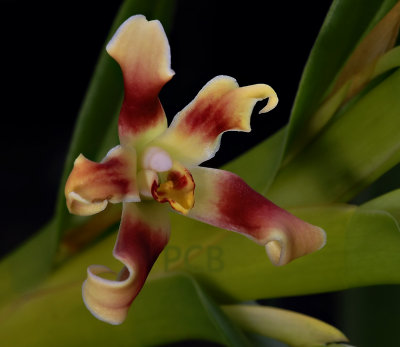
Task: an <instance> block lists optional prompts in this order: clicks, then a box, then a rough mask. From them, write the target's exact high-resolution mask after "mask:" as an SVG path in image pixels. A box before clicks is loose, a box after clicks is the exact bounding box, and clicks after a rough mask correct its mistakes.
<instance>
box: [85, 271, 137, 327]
mask: <svg viewBox="0 0 400 347" xmlns="http://www.w3.org/2000/svg"><path fill="white" fill-rule="evenodd" d="M126 271H129V275H128V277H127V278H126V279H125V280H124V281H111V280H107V279H105V278H102V277H100V276H99V275H100V274H115V272H113V271H112V270H110V269H109V268H108V267H106V266H102V265H92V266H89V267H88V270H87V273H88V277H87V280H86V281H85V282H84V283H83V285H82V297H83V302H84V303H85V306H86V307H87V308H88V310H89V311H90V312H91V313H92V314H93V315H94V316H95V317H96V318H97V319H99V320H101V321H103V322H107V323H109V324H113V325H118V324H121V323H123V321H124V320H125V318H126V316H127V314H128V310H129V306H130V303H131V302H132V289H133V288H132V287H133V285H134V283H133V282H134V281H133V278H134V276H132V275H131V273H132V270H126Z"/></svg>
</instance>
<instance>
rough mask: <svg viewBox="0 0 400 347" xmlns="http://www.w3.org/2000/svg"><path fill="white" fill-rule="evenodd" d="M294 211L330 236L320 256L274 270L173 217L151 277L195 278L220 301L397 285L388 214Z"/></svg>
mask: <svg viewBox="0 0 400 347" xmlns="http://www.w3.org/2000/svg"><path fill="white" fill-rule="evenodd" d="M292 212H294V213H295V215H297V216H299V217H300V218H303V219H304V220H306V221H309V222H311V223H313V224H315V225H319V226H321V227H322V228H324V229H325V230H326V232H327V235H328V242H327V245H326V246H325V247H324V248H323V249H322V250H320V251H318V252H316V253H314V254H311V255H308V256H306V257H302V258H300V259H297V260H295V261H293V262H292V263H290V264H288V265H285V266H284V267H275V266H273V265H272V264H271V263H270V262H269V260H268V259H267V256H266V254H265V250H264V248H263V247H260V246H259V245H256V244H255V243H253V242H252V241H250V240H248V239H246V238H244V237H243V236H241V235H238V234H236V233H232V232H228V231H224V230H218V229H217V228H214V227H211V226H207V225H204V224H200V223H198V222H195V221H192V220H189V219H187V218H183V217H181V216H176V218H173V229H172V230H173V233H172V235H171V240H170V243H169V245H168V247H167V248H166V249H165V250H164V252H163V253H162V255H161V256H160V259H159V260H158V261H157V263H156V265H155V269H154V271H153V275H155V274H156V273H164V272H169V271H176V270H184V271H187V272H190V273H192V274H193V275H194V276H196V278H197V279H198V280H199V281H200V282H201V283H202V285H203V286H205V287H206V288H207V289H208V290H209V291H212V292H213V293H214V295H216V297H218V299H219V300H221V301H222V302H237V301H243V300H252V299H257V298H267V297H269V298H271V297H280V296H289V295H301V294H310V293H317V292H324V291H332V290H342V289H346V288H351V287H354V286H362V285H371V284H382V283H400V274H399V272H398V271H396V269H397V268H398V267H399V266H400V233H399V229H398V223H397V222H396V221H395V220H394V219H393V217H392V216H390V215H389V214H388V213H386V212H381V211H378V212H377V211H370V210H365V209H358V208H357V207H355V206H347V205H343V206H342V205H339V206H331V207H315V208H301V209H300V208H299V209H296V210H293V211H292ZM377 230H379V232H377ZM110 247H111V245H110ZM239 255H240V256H239Z"/></svg>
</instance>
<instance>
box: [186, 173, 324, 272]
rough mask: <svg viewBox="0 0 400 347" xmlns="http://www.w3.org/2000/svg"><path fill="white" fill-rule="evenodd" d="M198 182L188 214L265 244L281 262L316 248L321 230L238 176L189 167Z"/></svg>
mask: <svg viewBox="0 0 400 347" xmlns="http://www.w3.org/2000/svg"><path fill="white" fill-rule="evenodd" d="M192 173H193V175H194V178H195V180H196V184H197V185H198V187H199V188H198V193H199V194H198V195H197V198H196V205H195V206H194V208H193V209H192V210H190V212H189V215H188V216H189V217H192V218H195V219H198V220H201V221H203V222H206V223H209V224H211V225H214V226H217V227H220V228H223V229H227V230H232V231H236V232H239V233H241V234H243V235H246V236H248V237H250V238H251V239H252V240H254V241H256V242H257V243H259V244H261V245H265V246H266V250H267V253H268V255H269V257H270V259H271V261H272V262H273V263H274V264H276V265H283V264H286V263H288V262H289V261H291V260H292V259H295V258H297V257H300V256H303V255H306V254H308V253H311V252H314V251H316V250H318V249H320V248H321V247H322V246H323V245H324V244H325V241H326V237H325V232H324V231H323V230H322V229H321V228H318V227H316V226H314V225H311V224H309V223H307V222H305V221H302V220H301V219H299V218H297V217H296V216H294V215H292V214H291V213H289V212H287V211H285V210H284V209H282V208H280V207H279V206H277V205H275V204H274V203H272V202H271V201H269V200H268V199H266V198H265V197H263V196H262V195H261V194H258V193H257V192H256V191H254V190H253V189H252V188H250V187H249V186H248V185H247V184H246V183H245V182H244V181H243V180H242V179H241V178H240V177H239V176H236V175H235V174H232V173H230V172H227V171H223V170H216V169H208V168H201V167H197V168H193V169H192Z"/></svg>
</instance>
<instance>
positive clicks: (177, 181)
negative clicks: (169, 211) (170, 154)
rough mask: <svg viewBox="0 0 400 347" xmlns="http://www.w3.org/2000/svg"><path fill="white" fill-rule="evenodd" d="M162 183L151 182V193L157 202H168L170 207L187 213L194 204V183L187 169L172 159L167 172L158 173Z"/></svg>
mask: <svg viewBox="0 0 400 347" xmlns="http://www.w3.org/2000/svg"><path fill="white" fill-rule="evenodd" d="M160 178H161V181H162V183H160V184H157V182H154V183H153V186H152V188H151V193H152V195H153V198H154V199H155V200H156V201H158V202H162V203H163V202H169V204H170V205H171V207H172V208H173V209H174V210H175V211H178V212H180V213H182V214H187V213H188V211H189V210H190V209H191V208H192V207H193V205H194V188H195V184H194V181H193V177H192V175H191V174H190V172H189V170H188V169H186V168H185V167H184V166H182V164H180V163H179V162H176V161H174V162H173V163H172V168H171V170H170V171H168V172H164V173H160Z"/></svg>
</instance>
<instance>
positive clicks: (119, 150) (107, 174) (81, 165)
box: [65, 146, 140, 216]
mask: <svg viewBox="0 0 400 347" xmlns="http://www.w3.org/2000/svg"><path fill="white" fill-rule="evenodd" d="M135 176H136V153H135V151H134V150H133V149H130V148H127V147H122V146H117V147H115V148H113V149H112V150H111V151H110V152H109V153H108V154H107V156H106V157H105V158H104V159H103V161H102V162H101V163H96V162H93V161H91V160H88V159H86V158H85V157H84V156H83V155H82V154H81V155H79V156H78V157H77V158H76V160H75V163H74V168H73V170H72V171H71V173H70V175H69V177H68V180H67V182H66V184H65V197H66V200H67V206H68V209H69V211H70V212H71V213H74V214H77V215H82V216H88V215H91V214H94V213H98V212H100V211H103V210H104V209H105V208H106V206H107V203H108V201H109V202H112V203H117V202H121V201H125V202H136V201H140V197H139V192H138V189H137V185H136V177H135Z"/></svg>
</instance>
